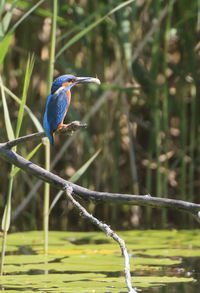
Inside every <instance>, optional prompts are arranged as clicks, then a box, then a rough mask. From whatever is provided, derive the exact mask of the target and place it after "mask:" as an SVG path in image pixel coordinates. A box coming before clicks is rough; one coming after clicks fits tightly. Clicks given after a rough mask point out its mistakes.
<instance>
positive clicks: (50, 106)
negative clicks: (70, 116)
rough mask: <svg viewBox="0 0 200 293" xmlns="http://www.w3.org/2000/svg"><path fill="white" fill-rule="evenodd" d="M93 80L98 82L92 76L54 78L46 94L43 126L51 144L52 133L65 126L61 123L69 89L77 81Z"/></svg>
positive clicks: (68, 102)
mask: <svg viewBox="0 0 200 293" xmlns="http://www.w3.org/2000/svg"><path fill="white" fill-rule="evenodd" d="M85 82H95V83H97V84H100V80H99V79H97V78H92V77H75V76H74V75H71V74H67V75H62V76H59V77H58V78H56V79H55V81H54V82H53V84H52V87H51V93H50V95H49V96H48V99H47V103H46V108H45V113H44V120H43V126H44V130H45V132H46V134H47V136H48V138H49V141H50V143H51V146H54V137H53V135H54V133H55V132H56V130H58V129H59V128H60V127H61V128H62V127H67V125H64V124H63V120H64V118H65V115H66V113H67V110H68V107H69V104H70V101H71V93H70V89H71V88H72V87H73V86H74V85H76V84H79V83H85Z"/></svg>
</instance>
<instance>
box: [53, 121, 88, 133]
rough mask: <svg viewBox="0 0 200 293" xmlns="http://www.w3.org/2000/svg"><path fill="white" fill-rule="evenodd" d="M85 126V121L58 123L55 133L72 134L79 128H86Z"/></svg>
mask: <svg viewBox="0 0 200 293" xmlns="http://www.w3.org/2000/svg"><path fill="white" fill-rule="evenodd" d="M86 127H87V124H86V123H81V122H80V121H73V122H71V123H69V124H61V125H59V127H58V128H57V129H56V133H61V134H67V135H72V134H73V133H74V131H76V130H78V129H80V128H86Z"/></svg>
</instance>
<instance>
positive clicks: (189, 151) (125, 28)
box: [0, 0, 200, 231]
mask: <svg viewBox="0 0 200 293" xmlns="http://www.w3.org/2000/svg"><path fill="white" fill-rule="evenodd" d="M36 6H37V7H36ZM52 7H53V1H45V0H44V1H37V2H36V1H33V0H32V1H31V0H30V1H11V0H10V1H3V0H1V1H0V17H1V22H0V51H1V54H0V55H1V56H0V64H1V68H0V74H1V78H2V82H3V83H2V82H1V98H0V109H1V113H2V115H1V116H0V141H1V142H4V141H7V140H8V134H7V130H6V125H5V119H4V113H5V112H4V110H3V95H5V98H6V101H7V107H8V111H9V116H10V120H11V124H12V128H13V129H16V127H17V121H18V119H19V118H18V116H19V113H20V112H19V102H20V101H19V100H18V102H17V97H19V98H20V99H22V96H23V91H24V78H25V72H26V64H27V60H28V56H29V54H32V53H34V56H35V64H34V68H33V73H32V75H31V78H30V84H29V88H28V95H27V98H26V105H25V107H24V113H23V114H24V116H23V122H22V124H21V128H20V133H19V135H20V136H21V135H26V134H30V133H33V132H36V131H38V129H39V127H40V125H39V124H38V121H39V122H40V123H41V124H42V120H43V114H44V108H45V102H46V99H47V96H48V74H49V58H50V48H51V24H52V17H53V13H52V11H53V10H52ZM199 15H200V1H199V0H194V1H188V0H182V1H173V0H169V1H164V0H163V1H161V0H149V1H147V0H146V1H145V0H135V1H122V0H116V1H105V0H99V1H97V0H80V1H74V0H71V1H64V0H63V1H62V0H60V1H58V16H57V31H56V35H57V38H56V59H55V65H54V66H55V69H54V78H55V77H57V76H59V75H61V74H67V73H73V74H75V75H77V76H98V78H99V79H100V80H101V81H102V85H101V86H100V87H98V86H96V85H92V84H91V85H87V86H82V87H78V88H74V89H73V90H72V103H71V106H70V110H69V112H68V116H67V121H73V120H80V121H87V123H88V128H87V129H86V130H84V131H81V132H80V133H79V134H78V135H75V136H74V137H70V138H66V137H64V136H57V137H56V143H55V147H54V148H52V149H51V163H52V171H53V172H54V173H56V174H58V175H60V176H62V177H63V178H65V179H70V178H71V177H72V176H73V175H74V173H75V172H76V171H77V170H78V169H79V168H80V167H81V166H82V165H83V164H84V163H85V162H86V161H88V160H89V159H90V158H91V157H92V155H93V154H94V153H95V151H96V150H98V149H101V150H102V151H101V153H100V155H99V156H98V158H97V159H96V160H95V162H93V164H92V165H91V166H90V167H89V169H88V170H87V172H86V173H84V174H83V175H82V177H81V178H79V180H78V182H77V183H78V184H80V185H82V186H84V187H87V188H90V189H95V190H99V191H109V192H120V193H130V194H151V195H152V196H159V197H169V198H176V199H179V200H181V199H182V200H188V201H193V202H199V192H200V180H199V178H200V169H199V166H200V164H199V163H200V136H199V133H200V119H199V115H198V109H199V99H198V98H197V97H198V95H199V87H198V82H199V59H200V42H199V36H200V17H199ZM3 85H4V86H3ZM2 87H3V90H2ZM30 110H31V111H30ZM33 114H34V116H33ZM8 124H9V122H8ZM38 143H40V142H29V143H27V144H26V145H20V146H19V147H18V149H17V151H18V152H19V153H20V154H22V155H23V156H24V157H27V156H28V155H29V154H30V153H31V152H32V150H33V149H34V148H35V147H36V146H37V145H38ZM44 153H45V150H44V147H40V148H37V153H36V154H34V157H33V158H32V160H33V161H34V162H35V163H37V164H39V165H41V166H44V164H45V161H44V157H45V155H44ZM10 170H11V166H10V165H8V164H6V163H4V162H1V168H0V182H1V184H0V214H1V215H3V211H4V207H5V203H6V197H7V194H8V182H9V177H10V176H9V174H10ZM43 188H44V187H43V185H42V184H41V183H38V180H37V179H35V178H33V177H31V176H29V175H28V174H25V173H24V172H21V171H20V172H18V173H17V175H16V176H15V180H14V182H13V195H12V215H13V217H14V218H13V221H12V223H11V227H10V228H11V231H18V230H29V229H41V228H42V222H43ZM56 194H57V191H56V190H54V189H51V202H52V201H53V199H54V197H55V196H56ZM27 198H28V199H30V200H27V202H28V204H27V205H26V206H24V208H22V204H23V203H24V200H26V199H27ZM86 206H87V208H88V209H89V210H90V212H92V213H93V214H94V215H95V216H97V217H98V218H100V219H102V220H103V221H106V222H108V223H109V224H110V225H112V227H113V228H118V229H131V228H133V227H136V228H173V227H179V228H191V227H195V223H194V222H193V221H192V219H191V218H189V217H188V215H185V214H181V213H179V212H176V213H174V211H173V210H172V211H167V210H166V211H162V210H152V209H146V208H138V207H130V206H115V205H109V206H108V205H104V204H98V205H94V204H86ZM50 229H51V230H52V229H53V230H58V229H61V230H66V229H67V230H92V229H94V227H93V226H91V224H90V223H88V221H87V220H85V219H82V218H81V217H80V215H79V214H78V213H77V212H76V211H75V209H74V208H73V206H71V204H70V203H68V202H67V201H66V199H65V198H62V197H61V198H60V199H59V201H58V202H57V204H56V206H55V207H54V209H53V210H52V212H51V214H50Z"/></svg>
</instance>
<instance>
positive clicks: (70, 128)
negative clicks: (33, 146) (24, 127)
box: [5, 121, 87, 149]
mask: <svg viewBox="0 0 200 293" xmlns="http://www.w3.org/2000/svg"><path fill="white" fill-rule="evenodd" d="M86 127H87V124H86V123H81V122H80V121H73V122H71V123H69V124H67V127H65V128H61V129H59V130H58V131H56V134H65V135H72V134H73V133H74V132H75V131H76V130H78V129H80V128H86ZM45 136H46V133H45V132H44V131H43V132H36V133H32V134H29V135H26V136H21V137H19V138H16V139H14V140H12V141H8V142H6V143H5V146H6V147H7V148H8V149H11V148H12V147H14V146H16V145H18V144H20V143H25V142H27V141H30V140H35V139H38V138H40V139H41V138H43V137H45Z"/></svg>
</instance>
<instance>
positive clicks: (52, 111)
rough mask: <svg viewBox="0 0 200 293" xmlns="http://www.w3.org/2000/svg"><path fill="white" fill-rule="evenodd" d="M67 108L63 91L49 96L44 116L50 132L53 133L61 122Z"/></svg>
mask: <svg viewBox="0 0 200 293" xmlns="http://www.w3.org/2000/svg"><path fill="white" fill-rule="evenodd" d="M67 106H68V99H67V95H66V93H65V90H64V89H63V90H61V91H59V92H58V93H55V94H53V95H51V98H50V99H49V101H48V105H47V109H46V110H47V113H46V114H47V121H48V124H49V127H50V129H51V131H52V132H53V131H55V130H56V128H57V127H58V126H59V125H60V123H61V122H62V121H63V119H64V116H65V113H66V109H67Z"/></svg>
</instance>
